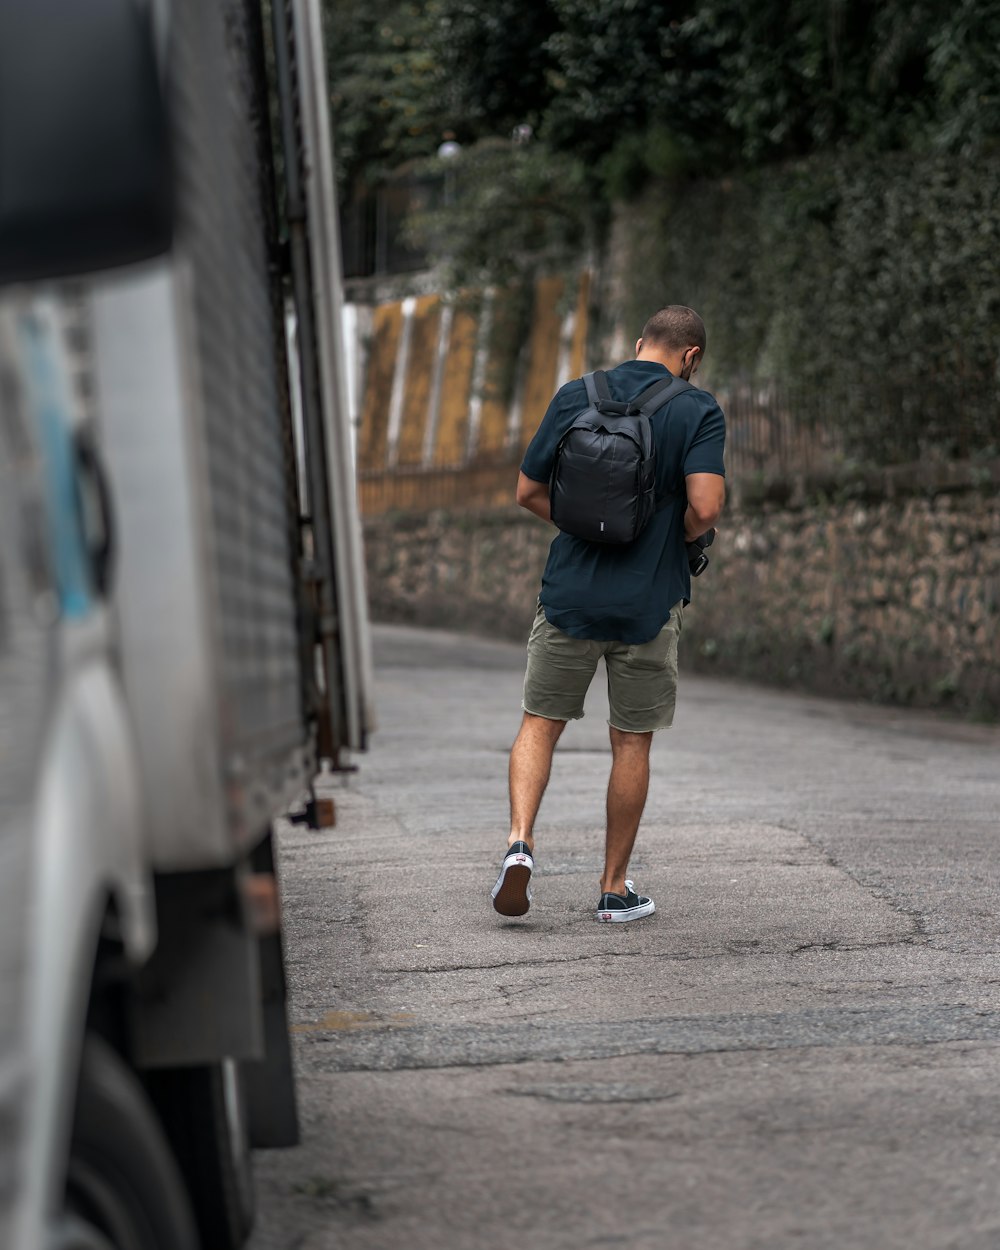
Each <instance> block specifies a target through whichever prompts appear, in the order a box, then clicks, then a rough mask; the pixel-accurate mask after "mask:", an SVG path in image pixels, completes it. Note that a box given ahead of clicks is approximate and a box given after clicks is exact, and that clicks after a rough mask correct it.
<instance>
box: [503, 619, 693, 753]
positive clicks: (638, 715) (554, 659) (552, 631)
mask: <svg viewBox="0 0 1000 1250" xmlns="http://www.w3.org/2000/svg"><path fill="white" fill-rule="evenodd" d="M682 614H683V606H682V604H680V603H678V604H676V605H675V606H674V607H673V608H672V609H671V611H670V620H669V621H667V623H666V625H664V627H663V628H662V629H661V630H660V632H659V633H658V634H657V636H656V637H655V638H653V639H652V640H651V641H650V642H643V643H632V644H629V643H627V642H590V641H588V640H587V639H585V638H571V637H570V636H569V634H564V633H563V632H562V630H560V629H556V627H555V626H554V625H550V624H549V622H548V621H547V620H546V619H545V610H544V608H543V607H542V605H541V604H539V605H538V611H537V612H536V613H535V622H534V624H533V625H532V627H531V635H530V637H529V638H528V669H527V672H526V673H525V675H524V698H523V700H522V702H521V706H522V707H523V708H524V710H525V711H526V712H528V713H530V714H531V715H532V716H544V717H545V718H546V719H547V720H579V719H580V718H581V717H582V716H583V700H584V697H585V696H586V693H587V690H588V689H589V687H590V683H591V682H592V681H593V679H594V673H595V672H596V671H597V661H598V660H599V659H600V658H601V656H603V657H604V665H605V668H606V669H607V672H608V703H609V705H610V709H611V714H610V716H609V717H608V724H609V725H611V726H612V728H614V729H623V730H625V731H626V732H628V733H650V732H651V731H652V730H654V729H665V728H666V727H667V726H668V725H671V724H673V720H674V705H675V704H676V702H677V640H678V639H679V638H680V635H681V628H682V625H683V619H682Z"/></svg>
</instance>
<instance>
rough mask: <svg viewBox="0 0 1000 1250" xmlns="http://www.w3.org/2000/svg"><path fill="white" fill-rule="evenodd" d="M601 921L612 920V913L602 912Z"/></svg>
mask: <svg viewBox="0 0 1000 1250" xmlns="http://www.w3.org/2000/svg"><path fill="white" fill-rule="evenodd" d="M601 919H602V920H610V919H611V912H609V911H602V912H601Z"/></svg>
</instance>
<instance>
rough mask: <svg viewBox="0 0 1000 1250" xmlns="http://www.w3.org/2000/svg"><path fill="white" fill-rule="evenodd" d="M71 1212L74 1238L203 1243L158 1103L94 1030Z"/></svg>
mask: <svg viewBox="0 0 1000 1250" xmlns="http://www.w3.org/2000/svg"><path fill="white" fill-rule="evenodd" d="M65 1213H66V1216H65V1223H64V1228H65V1230H66V1231H67V1237H68V1244H78V1245H93V1246H101V1247H105V1246H106V1247H108V1248H109V1250H197V1247H198V1235H197V1233H196V1231H195V1226H194V1219H193V1217H192V1215H191V1207H190V1203H189V1201H188V1196H187V1193H186V1191H185V1189H184V1182H183V1181H182V1179H181V1175H180V1172H179V1170H178V1167H177V1162H176V1160H175V1159H174V1157H173V1155H172V1154H171V1152H170V1147H169V1146H168V1145H167V1142H166V1139H165V1138H164V1136H163V1130H162V1129H161V1127H160V1124H159V1122H158V1121H157V1118H156V1115H155V1113H154V1111H153V1108H152V1107H151V1106H150V1105H149V1100H148V1098H147V1097H146V1094H145V1092H144V1091H143V1088H142V1086H141V1085H140V1083H139V1081H138V1079H137V1078H136V1077H135V1076H134V1075H133V1073H132V1072H131V1071H130V1070H129V1069H128V1068H127V1067H126V1066H125V1064H124V1063H123V1062H122V1060H121V1059H120V1058H119V1056H118V1055H117V1053H116V1052H115V1051H114V1050H112V1048H111V1047H110V1046H108V1044H107V1043H106V1042H104V1041H103V1040H102V1039H101V1038H99V1037H97V1036H96V1035H92V1034H88V1035H87V1037H86V1039H85V1041H84V1046H83V1057H82V1062H81V1067H80V1081H79V1085H78V1087H77V1097H76V1110H75V1113H74V1119H73V1136H72V1140H71V1143H70V1156H69V1167H68V1171H67V1177H66V1197H65ZM70 1229H72V1232H70V1231H69V1230H70Z"/></svg>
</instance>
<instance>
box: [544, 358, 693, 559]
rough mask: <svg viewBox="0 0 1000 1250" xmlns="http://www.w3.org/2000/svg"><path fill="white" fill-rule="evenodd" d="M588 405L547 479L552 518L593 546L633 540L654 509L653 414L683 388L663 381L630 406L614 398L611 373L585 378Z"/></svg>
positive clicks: (564, 440) (672, 381) (567, 435)
mask: <svg viewBox="0 0 1000 1250" xmlns="http://www.w3.org/2000/svg"><path fill="white" fill-rule="evenodd" d="M583 381H584V384H585V386H586V388H587V401H588V402H587V407H586V408H584V409H582V410H581V411H580V412H579V413H578V414H577V416H576V417H575V418H574V420H573V424H572V425H571V426H570V427H569V429H568V430H567V431H566V433H565V434H564V435H563V436H562V438H561V439H560V441H559V446H558V447H557V448H556V455H555V460H554V462H553V465H552V474H551V477H550V478H549V505H550V509H551V515H552V520H553V521H554V522H555V523H556V525H557V526H558V527H559V528H560V529H561V530H562V531H563V532H564V533H566V534H573V535H574V536H575V537H576V538H586V539H588V540H589V541H590V542H595V543H630V542H632V540H633V539H634V538H637V537H638V535H639V534H641V533H642V531H643V529H644V528H645V527H646V525H647V524H648V523H649V519H650V517H651V516H652V515H653V513H654V512H655V511H656V508H657V501H656V497H655V493H654V491H655V481H656V445H655V443H654V441H653V427H652V425H651V423H650V420H649V419H650V417H651V416H652V415H653V413H654V412H656V411H657V410H658V409H660V408H662V407H663V406H664V405H665V404H666V403H668V402H669V401H670V400H671V399H673V397H674V396H675V395H679V394H680V392H681V391H687V390H691V389H692V388H691V383H690V382H685V381H684V380H683V378H675V377H667V378H658V379H657V380H656V381H655V382H654V383H653V384H652V386H648V387H647V388H646V389H645V390H644V391H643V392H642V394H641V395H638V396H637V397H636V398H635V399H633V400H631V401H630V402H629V403H620V402H619V401H618V400H614V399H612V398H611V392H610V390H609V389H608V383H607V378H606V377H605V374H604V373H603V372H602V371H601V370H598V371H597V372H596V373H588V374H587V375H586V376H585V377H584V379H583Z"/></svg>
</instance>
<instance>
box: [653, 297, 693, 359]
mask: <svg viewBox="0 0 1000 1250" xmlns="http://www.w3.org/2000/svg"><path fill="white" fill-rule="evenodd" d="M642 340H643V342H644V343H645V342H649V343H656V344H658V345H659V346H660V347H666V348H668V349H669V350H670V351H683V349H684V348H685V347H700V348H701V351H702V355H704V353H705V342H706V339H705V323H704V321H702V319H701V318H700V317H699V316H698V314H697V313H696V312H695V310H694V309H693V308H687V307H685V306H684V305H683V304H668V305H667V306H666V308H659V309H657V311H656V312H655V313H653V315H652V317H650V318H649V320H648V321H647V322H646V324H645V325H644V326H643V327H642Z"/></svg>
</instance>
